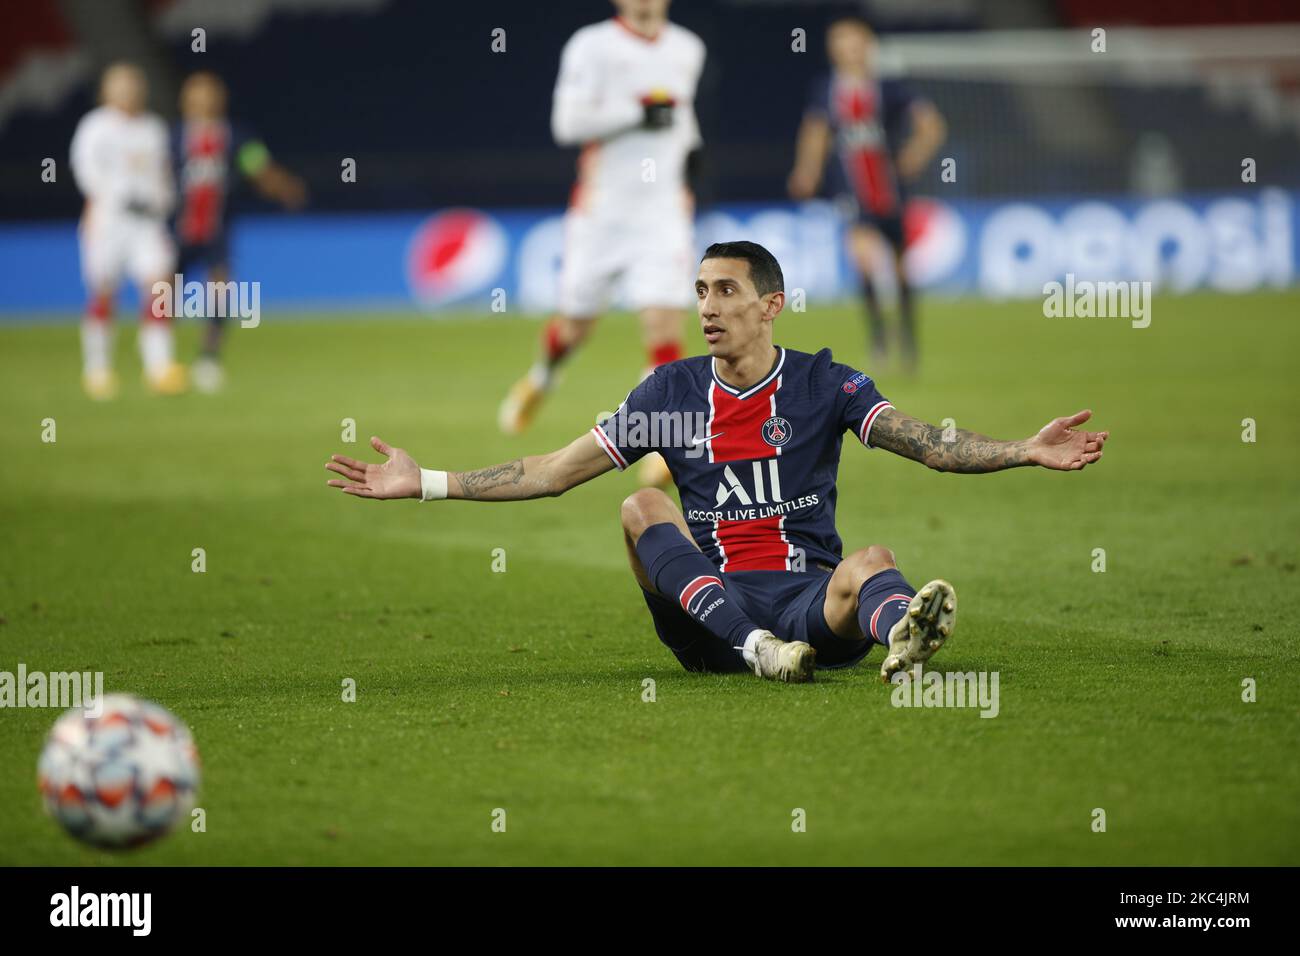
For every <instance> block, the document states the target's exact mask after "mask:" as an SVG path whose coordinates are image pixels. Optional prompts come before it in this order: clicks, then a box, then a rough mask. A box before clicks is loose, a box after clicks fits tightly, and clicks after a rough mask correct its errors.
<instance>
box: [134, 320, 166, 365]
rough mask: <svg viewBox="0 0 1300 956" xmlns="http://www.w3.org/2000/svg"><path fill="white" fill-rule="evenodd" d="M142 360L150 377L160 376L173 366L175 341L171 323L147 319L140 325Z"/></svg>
mask: <svg viewBox="0 0 1300 956" xmlns="http://www.w3.org/2000/svg"><path fill="white" fill-rule="evenodd" d="M139 342H140V358H141V360H142V361H143V362H144V370H145V372H146V373H147V374H149V375H160V374H162V373H163V372H164V371H165V370H166V369H167V366H169V365H171V364H172V356H173V354H174V351H173V340H172V326H171V323H170V322H155V321H150V320H148V319H146V320H145V321H143V322H141V323H140V339H139Z"/></svg>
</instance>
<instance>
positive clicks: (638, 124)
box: [498, 0, 705, 485]
mask: <svg viewBox="0 0 1300 956" xmlns="http://www.w3.org/2000/svg"><path fill="white" fill-rule="evenodd" d="M613 2H614V7H615V8H616V9H617V11H618V15H617V16H615V17H613V18H611V19H609V20H604V21H602V22H600V23H594V24H591V25H590V26H586V27H583V28H582V29H581V30H579V31H578V32H577V33H575V34H574V35H573V36H572V37H571V38H570V39H569V42H568V43H567V44H565V47H564V52H563V54H562V55H561V57H560V74H559V77H558V79H557V80H556V83H555V94H554V100H553V105H552V110H551V129H552V132H553V133H554V136H555V141H556V142H557V143H559V144H560V145H561V146H581V147H582V153H581V155H580V156H579V157H578V180H577V182H576V183H575V184H574V187H573V193H572V196H571V197H570V200H569V208H568V211H567V213H566V215H565V217H564V263H563V268H562V273H561V277H560V297H559V298H560V301H559V309H558V313H557V314H556V315H555V316H553V317H552V318H551V320H550V322H548V323H547V324H546V328H545V330H544V331H543V333H542V342H541V349H540V354H539V355H538V357H537V360H536V362H535V363H534V364H533V366H532V368H531V369H530V370H529V371H528V373H527V374H526V375H525V376H524V377H523V378H521V379H520V380H519V381H517V382H516V383H515V384H514V386H513V387H512V388H511V389H510V391H509V393H508V394H507V395H506V398H505V400H504V401H503V402H502V404H501V409H500V413H499V416H498V421H499V424H500V427H501V429H502V431H504V432H506V433H507V434H518V433H520V432H522V431H523V430H524V429H525V428H527V427H528V425H529V424H530V423H531V422H532V420H533V418H534V416H535V415H536V414H537V410H538V408H539V407H540V406H541V403H542V400H543V399H544V398H545V396H546V393H547V392H548V391H549V390H550V389H551V387H552V385H553V384H554V380H555V370H556V369H557V367H558V366H559V365H560V363H561V362H563V361H564V360H565V358H567V357H568V356H569V355H570V354H571V353H572V352H573V350H574V349H576V348H577V347H578V346H579V345H581V344H582V342H583V340H584V339H586V337H587V336H588V335H589V334H590V333H591V330H592V328H594V327H595V324H596V319H597V317H598V316H599V315H600V314H601V313H602V312H604V311H605V309H606V308H608V306H609V302H610V299H611V298H612V297H613V296H614V294H615V293H616V292H620V291H621V293H622V300H623V302H624V304H625V305H627V306H628V307H629V308H631V309H634V310H636V311H637V312H639V313H640V316H641V337H642V341H643V343H644V345H645V350H646V367H647V368H646V374H649V372H650V371H651V370H653V369H654V368H655V367H657V366H660V365H663V364H666V363H668V362H673V361H676V360H677V359H679V358H681V357H682V320H683V318H685V310H686V306H687V305H688V304H689V299H688V298H687V296H686V295H685V293H686V292H688V291H689V289H690V282H689V280H690V276H691V268H692V265H693V259H694V248H693V236H692V233H693V224H692V219H693V215H694V199H693V196H692V194H691V191H690V188H689V187H688V185H687V166H688V164H689V161H690V157H691V155H692V154H693V153H694V152H695V151H696V150H698V149H699V146H700V130H699V125H698V123H697V122H696V119H695V110H694V99H695V90H696V87H697V86H698V84H699V79H700V73H701V71H702V70H703V68H704V55H705V51H704V43H703V41H701V40H700V38H699V37H697V36H696V35H695V34H694V33H692V32H691V31H690V30H687V29H685V28H684V27H680V26H678V25H677V24H675V23H671V22H669V20H668V0H613ZM641 479H642V482H643V483H644V484H653V485H662V484H666V483H668V482H669V481H671V480H672V476H671V475H669V473H668V469H667V467H666V466H665V465H664V460H663V458H662V457H661V456H659V455H651V456H648V457H647V458H646V460H645V462H644V463H643V464H642V466H641Z"/></svg>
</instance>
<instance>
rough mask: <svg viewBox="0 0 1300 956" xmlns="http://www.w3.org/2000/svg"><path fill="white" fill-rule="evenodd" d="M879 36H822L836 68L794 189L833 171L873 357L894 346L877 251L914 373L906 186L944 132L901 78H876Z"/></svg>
mask: <svg viewBox="0 0 1300 956" xmlns="http://www.w3.org/2000/svg"><path fill="white" fill-rule="evenodd" d="M876 50H877V47H876V35H875V33H874V32H873V31H872V29H871V27H870V26H869V25H868V24H867V23H866V21H865V20H862V19H861V18H859V17H854V16H848V17H842V18H840V19H838V20H835V21H834V22H833V23H832V24H831V26H830V29H829V30H828V31H827V34H826V52H827V55H828V58H829V59H830V63H831V73H830V74H829V75H828V76H823V77H820V78H819V79H818V80H817V81H816V82H815V83H814V84H813V90H812V96H811V98H810V101H809V103H808V108H807V110H806V112H805V113H804V118H803V122H802V124H801V125H800V127H799V138H798V142H797V145H796V149H795V164H794V170H793V171H792V172H791V173H790V179H789V190H790V195H791V196H792V197H793V198H795V199H808V198H811V197H812V196H814V195H816V193H817V191H818V188H819V187H820V185H821V182H822V174H823V172H824V171H827V161H828V160H829V159H831V157H832V156H834V161H833V162H831V163H830V168H829V170H828V173H829V175H828V176H827V179H828V180H829V185H830V188H831V190H832V191H833V192H835V193H838V194H840V195H842V196H844V197H846V198H847V200H848V201H849V202H850V204H851V206H852V208H853V210H854V219H853V222H852V225H851V226H850V227H849V232H848V245H849V249H848V251H849V258H850V260H851V261H852V262H853V264H854V267H855V268H856V269H857V271H858V273H859V275H860V276H861V279H862V294H863V297H864V298H865V299H866V305H867V315H868V318H869V320H870V328H871V353H872V358H873V359H874V360H875V361H876V362H877V363H879V362H881V361H882V360H883V359H884V358H885V356H886V354H887V351H888V345H887V336H886V332H885V320H884V315H883V313H882V312H881V309H880V301H879V298H878V297H877V295H876V289H875V286H874V285H873V283H872V281H871V276H872V274H873V273H874V272H875V271H876V268H877V264H878V256H879V254H880V252H881V251H882V249H881V242H880V239H882V238H883V239H884V240H885V242H887V243H888V245H889V249H890V253H891V254H890V256H889V263H890V266H891V267H892V269H893V272H894V277H895V282H896V287H897V289H898V311H899V344H900V347H901V352H902V357H903V362H904V364H905V366H906V367H907V369H908V370H909V371H914V370H915V367H916V359H917V355H916V296H915V293H914V291H913V289H912V287H911V284H910V283H909V282H908V279H907V271H906V269H905V268H904V264H903V253H904V251H905V248H906V239H905V236H904V234H903V206H904V203H905V201H906V192H905V189H904V186H905V184H906V183H907V182H909V181H911V180H913V179H915V178H916V177H917V176H918V175H919V174H920V173H921V171H922V170H923V169H925V167H926V166H927V165H929V163H930V161H931V160H932V159H933V158H934V154H935V152H936V151H937V150H938V148H939V147H940V145H942V143H943V141H944V138H945V136H946V135H947V127H946V124H945V123H944V120H943V116H942V115H941V114H940V113H939V111H938V110H937V109H936V108H935V106H934V104H932V103H930V102H929V101H927V100H924V99H920V98H918V97H916V96H915V95H913V94H912V93H911V92H910V91H909V90H908V89H907V88H906V87H905V86H903V85H902V84H901V83H900V82H898V81H896V80H888V79H880V78H879V77H877V75H876Z"/></svg>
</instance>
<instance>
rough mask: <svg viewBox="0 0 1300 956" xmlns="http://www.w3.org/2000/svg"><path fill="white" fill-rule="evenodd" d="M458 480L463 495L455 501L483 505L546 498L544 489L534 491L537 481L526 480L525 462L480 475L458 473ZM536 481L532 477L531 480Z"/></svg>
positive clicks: (455, 475)
mask: <svg viewBox="0 0 1300 956" xmlns="http://www.w3.org/2000/svg"><path fill="white" fill-rule="evenodd" d="M451 477H453V478H455V479H456V484H457V485H458V486H459V489H460V494H459V495H455V496H454V497H458V498H469V499H478V500H481V501H511V500H515V499H522V498H539V497H541V496H542V495H544V494H546V491H544V490H542V489H540V488H534V487H533V486H534V485H536V482H535V481H526V480H525V469H524V460H523V459H522V458H516V459H515V460H514V461H507V462H504V463H503V464H500V465H493V466H492V467H490V468H480V469H479V470H478V471H457V472H453V473H452V476H451ZM529 477H532V476H529Z"/></svg>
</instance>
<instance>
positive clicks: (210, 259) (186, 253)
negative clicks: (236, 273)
mask: <svg viewBox="0 0 1300 956" xmlns="http://www.w3.org/2000/svg"><path fill="white" fill-rule="evenodd" d="M177 262H178V265H179V268H180V271H181V272H182V273H185V272H188V271H192V270H194V269H217V268H225V269H227V270H229V267H230V240H229V238H228V237H227V235H226V233H224V232H222V233H219V234H217V235H216V236H213V237H212V238H211V239H209V240H208V241H206V242H196V243H182V244H181V247H180V252H179V254H178V255H177ZM187 278H188V277H187Z"/></svg>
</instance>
